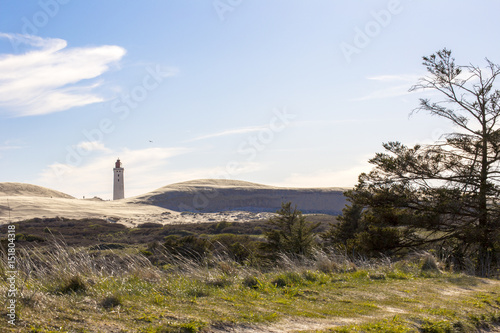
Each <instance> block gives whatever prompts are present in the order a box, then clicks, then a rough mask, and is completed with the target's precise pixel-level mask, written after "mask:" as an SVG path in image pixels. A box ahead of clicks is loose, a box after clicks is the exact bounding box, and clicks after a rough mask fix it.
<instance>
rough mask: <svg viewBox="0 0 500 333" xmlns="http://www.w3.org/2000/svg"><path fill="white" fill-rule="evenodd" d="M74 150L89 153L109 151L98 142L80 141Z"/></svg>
mask: <svg viewBox="0 0 500 333" xmlns="http://www.w3.org/2000/svg"><path fill="white" fill-rule="evenodd" d="M76 148H77V149H80V150H82V151H85V152H89V153H90V152H92V151H105V152H109V151H110V150H109V149H108V148H106V147H105V146H104V144H103V143H102V142H99V141H82V142H80V143H79V144H77V145H76ZM77 151H78V150H77Z"/></svg>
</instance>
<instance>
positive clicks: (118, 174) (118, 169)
mask: <svg viewBox="0 0 500 333" xmlns="http://www.w3.org/2000/svg"><path fill="white" fill-rule="evenodd" d="M113 173H114V177H113V200H118V199H123V198H125V183H124V178H123V168H122V162H120V159H118V160H116V163H115V167H114V168H113Z"/></svg>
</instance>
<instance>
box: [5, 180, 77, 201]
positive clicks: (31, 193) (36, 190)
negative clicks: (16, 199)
mask: <svg viewBox="0 0 500 333" xmlns="http://www.w3.org/2000/svg"><path fill="white" fill-rule="evenodd" d="M0 196H27V197H43V198H65V199H74V198H73V197H72V196H71V195H68V194H66V193H62V192H59V191H55V190H51V189H49V188H46V187H42V186H37V185H31V184H24V183H0Z"/></svg>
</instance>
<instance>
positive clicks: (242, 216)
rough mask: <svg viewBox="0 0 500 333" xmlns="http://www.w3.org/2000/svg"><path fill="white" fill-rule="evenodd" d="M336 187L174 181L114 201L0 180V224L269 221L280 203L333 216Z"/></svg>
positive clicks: (338, 201)
mask: <svg viewBox="0 0 500 333" xmlns="http://www.w3.org/2000/svg"><path fill="white" fill-rule="evenodd" d="M342 191H343V189H340V188H319V189H318V188H316V189H314V188H311V189H298V188H284V187H273V186H267V185H261V184H254V183H249V182H242V181H233V180H231V181H229V180H211V179H203V180H195V181H188V182H183V183H176V184H172V185H168V186H165V187H162V188H159V189H157V190H155V191H153V192H150V193H147V194H144V195H140V196H137V197H133V198H129V199H122V200H116V201H101V200H83V199H75V198H73V197H72V196H70V195H67V194H64V193H61V192H58V191H54V190H51V189H47V188H44V187H40V186H36V185H30V184H21V183H0V223H8V222H9V221H12V222H15V221H20V220H25V219H31V218H43V217H47V218H50V217H64V218H75V219H82V218H103V219H107V220H108V221H110V222H119V223H123V224H125V225H127V226H134V225H137V224H141V223H145V222H155V223H162V224H171V223H203V222H217V221H228V222H238V221H253V220H262V219H268V218H269V217H271V216H272V215H273V213H274V212H276V210H278V209H279V208H280V205H281V202H283V201H292V202H293V203H294V204H297V205H298V207H299V209H300V210H302V211H303V212H304V213H325V214H337V213H339V212H340V211H341V209H342V208H343V206H344V205H345V198H344V196H343V194H342Z"/></svg>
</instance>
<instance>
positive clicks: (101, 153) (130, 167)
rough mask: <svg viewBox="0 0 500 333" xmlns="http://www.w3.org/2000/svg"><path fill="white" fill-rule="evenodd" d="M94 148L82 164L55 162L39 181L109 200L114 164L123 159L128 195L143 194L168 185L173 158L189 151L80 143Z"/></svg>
mask: <svg viewBox="0 0 500 333" xmlns="http://www.w3.org/2000/svg"><path fill="white" fill-rule="evenodd" d="M87 144H88V146H89V147H90V148H91V149H92V148H94V149H93V150H91V152H89V151H87V153H88V155H87V154H86V155H85V156H82V159H81V162H80V163H78V164H76V165H75V164H68V163H59V162H56V163H53V164H51V165H49V166H47V168H45V170H43V172H42V173H41V174H40V175H39V178H38V179H37V180H36V184H39V185H41V186H45V187H49V188H53V189H56V190H58V191H62V192H65V193H68V194H70V195H73V196H75V197H77V198H81V197H82V196H86V197H91V196H99V197H102V198H103V199H109V198H111V196H112V179H113V178H112V177H113V172H112V170H113V167H114V163H115V161H116V159H117V158H120V160H121V161H122V163H123V165H124V167H125V181H126V188H125V195H126V196H127V197H130V196H134V195H138V194H142V193H144V192H147V191H151V190H153V189H156V188H158V187H161V186H164V185H167V184H168V183H167V182H168V181H169V180H171V171H166V170H168V169H167V165H168V163H169V159H170V158H172V157H174V156H176V155H180V154H185V153H187V152H188V151H189V150H188V149H186V148H147V149H138V150H130V149H122V150H119V151H115V150H111V149H109V148H106V147H104V146H103V145H102V144H100V143H80V144H79V145H80V146H81V145H83V146H85V145H87Z"/></svg>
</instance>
